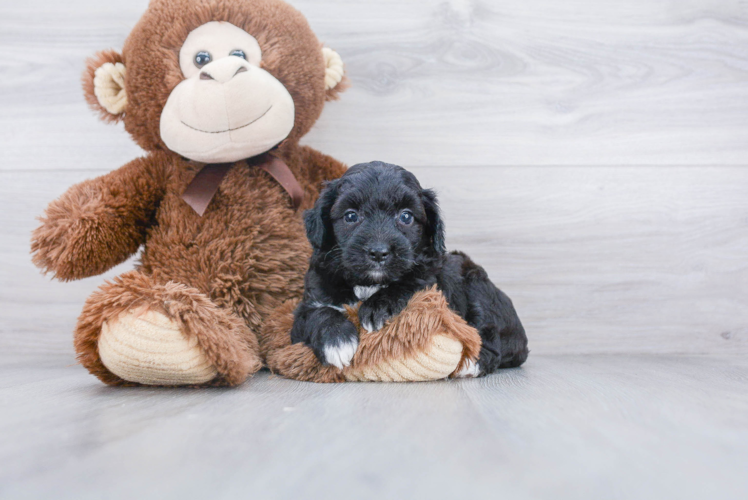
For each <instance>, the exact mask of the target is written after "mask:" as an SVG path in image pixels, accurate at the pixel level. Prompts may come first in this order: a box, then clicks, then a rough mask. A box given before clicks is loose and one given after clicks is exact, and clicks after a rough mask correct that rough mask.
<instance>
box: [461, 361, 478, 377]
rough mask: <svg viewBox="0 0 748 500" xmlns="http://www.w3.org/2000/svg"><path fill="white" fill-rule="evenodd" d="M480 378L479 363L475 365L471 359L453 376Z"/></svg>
mask: <svg viewBox="0 0 748 500" xmlns="http://www.w3.org/2000/svg"><path fill="white" fill-rule="evenodd" d="M480 376H481V369H480V363H476V362H475V361H473V360H472V359H470V360H468V362H467V363H465V366H463V367H462V370H460V371H459V372H457V373H456V374H455V378H474V377H480Z"/></svg>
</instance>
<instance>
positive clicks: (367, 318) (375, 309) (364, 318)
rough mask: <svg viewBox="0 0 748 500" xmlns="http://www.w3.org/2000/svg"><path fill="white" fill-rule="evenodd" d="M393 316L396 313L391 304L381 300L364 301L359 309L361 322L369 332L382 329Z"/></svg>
mask: <svg viewBox="0 0 748 500" xmlns="http://www.w3.org/2000/svg"><path fill="white" fill-rule="evenodd" d="M392 316H394V313H393V312H392V310H391V308H390V307H389V304H387V303H383V302H381V301H367V302H364V303H363V304H361V307H360V308H359V309H358V319H359V321H360V322H361V326H362V327H364V329H365V330H366V331H367V332H376V331H378V330H381V329H382V327H383V326H384V324H385V323H386V322H387V320H389V319H390V318H391V317H392Z"/></svg>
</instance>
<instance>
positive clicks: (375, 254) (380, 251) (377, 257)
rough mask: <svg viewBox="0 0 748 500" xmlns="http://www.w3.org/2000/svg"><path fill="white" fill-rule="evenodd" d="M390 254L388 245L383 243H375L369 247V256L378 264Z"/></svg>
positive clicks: (384, 260)
mask: <svg viewBox="0 0 748 500" xmlns="http://www.w3.org/2000/svg"><path fill="white" fill-rule="evenodd" d="M389 256H390V247H389V246H388V245H386V244H384V243H375V244H374V245H372V246H370V247H369V258H370V259H371V260H373V261H374V262H376V263H378V264H382V263H384V262H386V261H387V259H388V258H389Z"/></svg>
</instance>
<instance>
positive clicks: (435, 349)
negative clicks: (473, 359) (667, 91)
mask: <svg viewBox="0 0 748 500" xmlns="http://www.w3.org/2000/svg"><path fill="white" fill-rule="evenodd" d="M462 350H463V348H462V342H460V341H459V340H455V339H453V338H451V337H447V336H446V335H437V336H435V337H434V338H433V340H432V344H431V346H429V347H428V348H426V349H425V350H424V351H421V352H416V353H414V354H413V355H412V356H411V357H406V358H401V359H388V360H384V361H382V363H380V364H378V365H374V366H368V367H364V368H355V367H351V368H348V369H346V370H344V371H343V375H344V376H345V379H346V380H347V381H349V382H418V381H426V380H439V379H442V378H447V377H448V376H449V375H450V374H451V373H452V372H454V371H455V370H456V369H457V365H459V364H460V360H461V359H462Z"/></svg>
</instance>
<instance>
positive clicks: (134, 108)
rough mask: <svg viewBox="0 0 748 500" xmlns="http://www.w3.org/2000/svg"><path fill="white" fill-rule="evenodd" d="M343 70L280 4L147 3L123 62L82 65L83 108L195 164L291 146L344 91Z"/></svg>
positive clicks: (266, 0) (222, 0)
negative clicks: (84, 68) (87, 105)
mask: <svg viewBox="0 0 748 500" xmlns="http://www.w3.org/2000/svg"><path fill="white" fill-rule="evenodd" d="M346 86H347V85H346V79H345V77H344V69H343V62H342V60H341V59H340V56H339V55H338V54H337V53H335V52H334V51H333V50H332V49H329V48H327V47H323V46H322V44H321V43H320V42H319V40H317V37H316V36H315V35H314V33H313V32H312V30H311V28H310V27H309V24H308V23H307V21H306V19H305V18H304V16H303V15H302V14H301V13H300V12H298V11H297V10H296V9H294V8H293V7H291V6H290V5H288V4H287V3H285V2H284V1H283V0H150V2H149V5H148V9H147V10H146V12H145V13H144V14H143V17H142V18H141V19H140V21H139V22H138V24H137V25H136V26H135V28H134V29H133V31H132V32H131V33H130V36H128V37H127V40H126V41H125V46H124V48H123V51H122V54H119V53H117V52H115V51H111V50H110V51H103V52H100V53H98V54H97V55H96V56H94V57H93V58H91V59H89V61H88V67H87V69H86V72H85V74H84V90H85V94H86V99H87V100H88V102H89V104H90V105H91V106H92V107H93V108H94V109H95V110H97V111H99V112H100V114H101V116H102V118H104V119H105V120H107V121H123V122H124V124H125V129H126V130H127V131H128V132H129V133H130V134H131V135H132V137H133V138H134V139H135V141H137V143H138V144H139V145H140V146H141V147H142V148H143V149H145V150H147V151H157V150H159V151H167V152H171V153H172V154H175V155H179V156H181V157H184V158H187V159H190V160H195V161H198V162H202V163H229V162H235V161H240V160H243V159H246V158H251V157H253V156H257V155H259V154H262V153H265V152H266V151H269V150H271V149H272V148H274V147H275V146H278V145H279V144H281V143H284V146H282V147H289V148H292V147H294V145H296V144H298V141H299V140H300V139H301V137H302V136H303V135H304V134H306V133H307V132H308V131H309V130H310V129H311V127H312V125H313V124H314V122H315V121H316V120H317V118H318V117H319V116H320V113H321V112H322V108H323V107H324V104H325V101H326V100H331V99H336V98H337V95H338V93H339V92H341V91H342V90H343V89H344V88H345V87H346Z"/></svg>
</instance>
